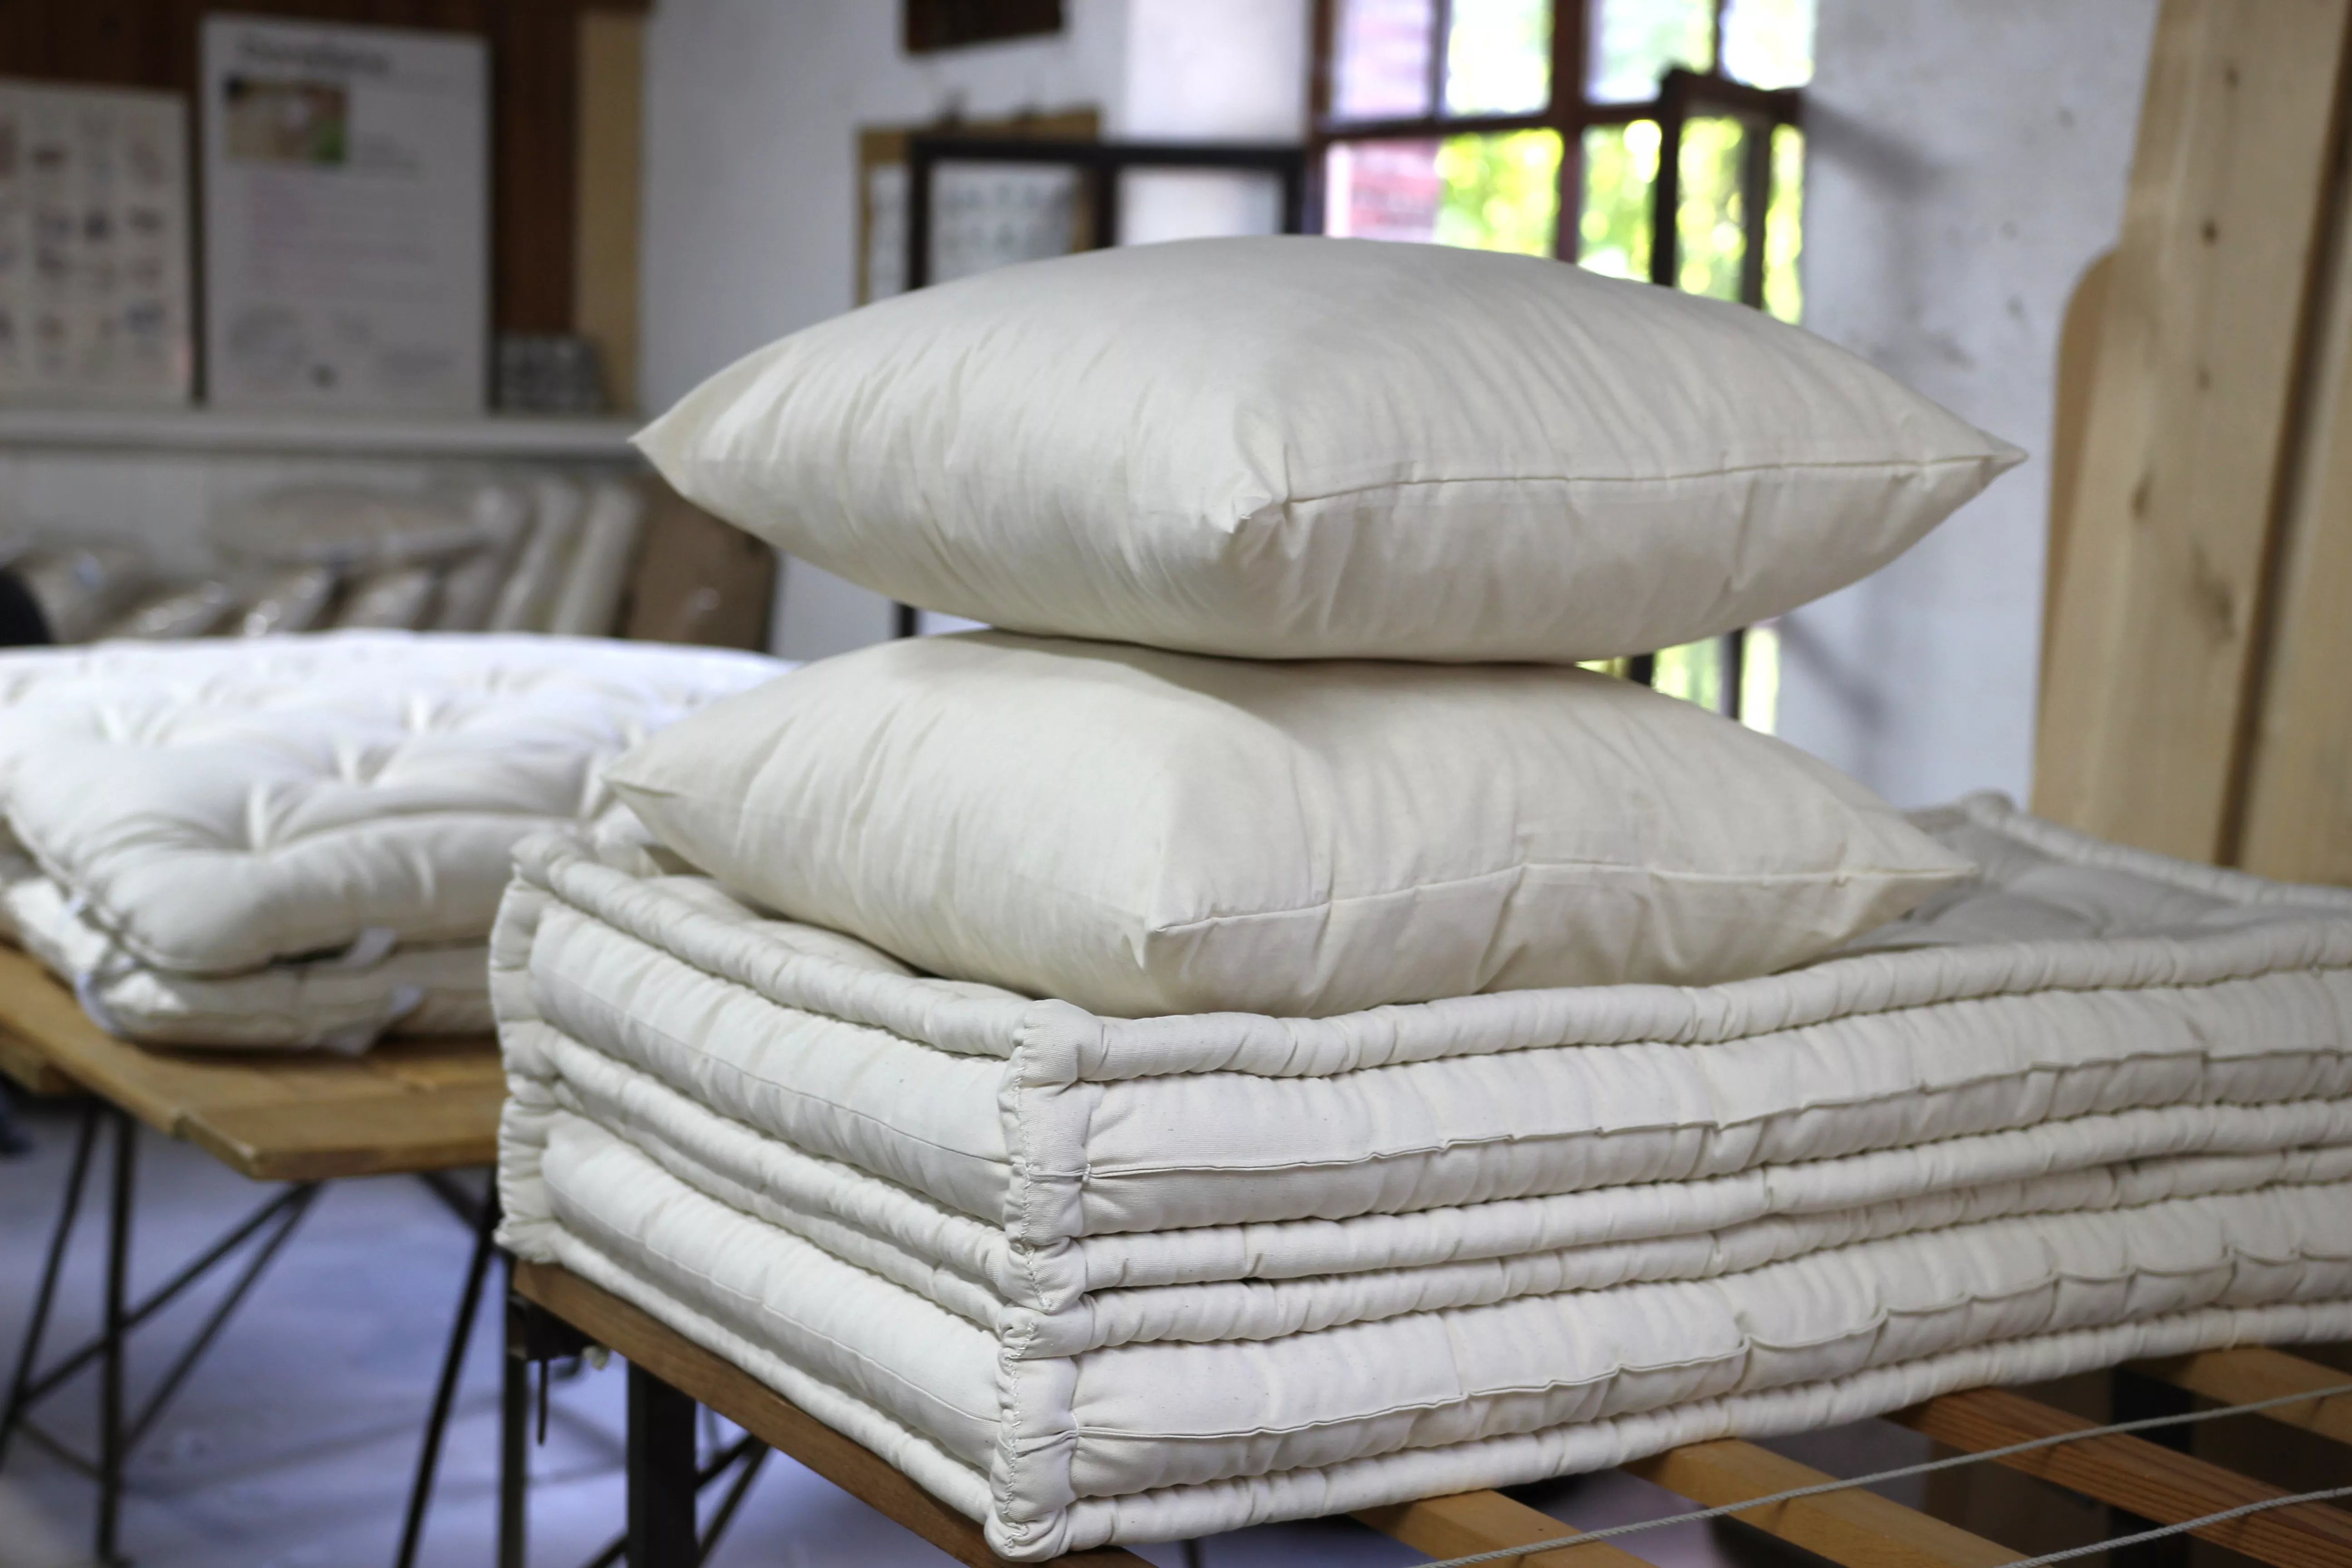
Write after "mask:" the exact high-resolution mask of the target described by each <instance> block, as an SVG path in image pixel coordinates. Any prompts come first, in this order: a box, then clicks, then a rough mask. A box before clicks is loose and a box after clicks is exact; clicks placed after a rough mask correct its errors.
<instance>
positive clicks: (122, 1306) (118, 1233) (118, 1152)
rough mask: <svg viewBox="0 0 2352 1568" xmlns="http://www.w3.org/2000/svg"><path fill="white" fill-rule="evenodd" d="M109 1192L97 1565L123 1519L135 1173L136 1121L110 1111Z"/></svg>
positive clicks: (110, 1549)
mask: <svg viewBox="0 0 2352 1568" xmlns="http://www.w3.org/2000/svg"><path fill="white" fill-rule="evenodd" d="M113 1114H114V1190H113V1191H112V1192H111V1193H110V1194H108V1195H109V1197H110V1199H111V1200H112V1209H111V1212H110V1214H109V1215H108V1218H107V1228H106V1338H105V1344H106V1349H105V1352H104V1353H103V1354H102V1355H101V1356H100V1363H99V1379H100V1384H99V1444H98V1541H97V1556H98V1560H99V1562H100V1563H114V1562H116V1561H118V1559H117V1557H116V1555H115V1544H116V1542H117V1540H118V1539H119V1537H120V1535H121V1523H122V1460H123V1452H122V1449H123V1429H122V1360H123V1348H124V1347H123V1340H124V1338H125V1336H126V1333H127V1326H126V1324H125V1322H124V1318H125V1316H126V1315H127V1311H126V1309H127V1297H128V1296H129V1285H130V1278H129V1277H130V1273H131V1194H132V1189H133V1186H134V1184H135V1182H136V1180H137V1175H138V1157H139V1124H138V1123H137V1122H136V1121H132V1120H131V1118H130V1117H129V1116H127V1115H125V1114H124V1113H123V1112H121V1111H120V1110H117V1111H115V1112H114V1113H113Z"/></svg>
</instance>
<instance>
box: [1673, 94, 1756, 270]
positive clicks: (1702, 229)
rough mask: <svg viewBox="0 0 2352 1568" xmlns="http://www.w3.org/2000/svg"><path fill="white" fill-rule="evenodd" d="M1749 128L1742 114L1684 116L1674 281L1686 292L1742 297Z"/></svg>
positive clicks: (1745, 242) (1745, 251) (1745, 254)
mask: <svg viewBox="0 0 2352 1568" xmlns="http://www.w3.org/2000/svg"><path fill="white" fill-rule="evenodd" d="M1747 139H1748V138H1747V132H1746V131H1745V130H1744V129H1743V128H1742V127H1741V125H1740V123H1739V121H1737V120H1688V121H1684V122H1683V155H1682V163H1681V168H1682V206H1681V209H1680V210H1679V211H1677V212H1676V213H1675V235H1676V237H1677V238H1678V239H1679V240H1680V241H1681V247H1680V249H1679V250H1678V251H1677V252H1676V256H1675V287H1676V288H1678V289H1681V290H1682V291H1683V292H1684V293H1685V294H1706V295H1708V296H1710V297H1711V298H1714V299H1717V300H1737V299H1738V298H1739V264H1740V262H1741V261H1742V260H1744V259H1745V258H1746V257H1747V254H1748V244H1747V236H1746V234H1745V233H1744V232H1743V231H1742V230H1741V228H1740V218H1741V215H1742V209H1743V208H1744V206H1745V205H1746V204H1745V202H1744V200H1743V198H1742V197H1741V195H1740V190H1739V161H1740V154H1741V151H1742V149H1743V148H1744V147H1745V146H1746V145H1747Z"/></svg>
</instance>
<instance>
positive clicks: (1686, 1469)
mask: <svg viewBox="0 0 2352 1568" xmlns="http://www.w3.org/2000/svg"><path fill="white" fill-rule="evenodd" d="M1622 1468H1624V1469H1625V1470H1627V1471H1628V1472H1630V1473H1632V1474H1633V1475H1636V1476H1639V1477H1641V1478H1642V1479H1643V1480H1645V1481H1649V1482H1651V1483H1653V1484H1654V1485H1657V1486H1662V1487H1664V1488H1665V1489H1667V1490H1668V1491H1670V1492H1677V1493H1679V1494H1681V1495H1682V1496H1684V1497H1686V1498H1688V1499H1690V1500H1692V1501H1693V1502H1695V1503H1697V1504H1699V1505H1700V1506H1701V1507H1703V1508H1719V1507H1721V1506H1722V1505H1723V1504H1725V1503H1733V1502H1744V1501H1746V1500H1748V1499H1749V1498H1759V1497H1769V1496H1770V1495H1771V1494H1772V1493H1774V1492H1784V1491H1791V1490H1794V1489H1796V1488H1799V1487H1811V1486H1819V1485H1820V1484H1822V1482H1824V1481H1827V1480H1831V1479H1834V1478H1833V1477H1832V1476H1830V1475H1829V1474H1828V1473H1827V1472H1825V1471H1822V1470H1817V1469H1814V1468H1811V1466H1809V1465H1801V1464H1799V1463H1798V1462H1797V1461H1796V1460H1794V1459H1790V1458H1782V1457H1781V1456H1780V1455H1779V1454H1775V1453H1773V1452H1772V1451H1771V1450H1770V1449H1769V1448H1759V1447H1757V1446H1756V1445H1755V1444H1753V1443H1743V1442H1739V1441H1738V1440H1736V1439H1728V1438H1727V1439H1725V1440H1724V1441H1721V1442H1716V1443H1694V1444H1691V1445H1689V1446H1688V1447H1681V1448H1675V1449H1671V1450H1669V1451H1668V1452H1666V1453H1664V1454H1659V1455H1656V1456H1654V1458H1647V1459H1640V1460H1636V1461H1635V1462H1633V1464H1630V1465H1626V1466H1624V1467H1622ZM1736 1517H1737V1518H1738V1520H1739V1521H1740V1522H1741V1523H1743V1524H1750V1525H1753V1526H1755V1527H1756V1528H1757V1529H1759V1530H1760V1531H1764V1532H1765V1533H1767V1534H1768V1535H1775V1536H1778V1537H1779V1538H1780V1539H1781V1540H1782V1541H1785V1542H1789V1543H1790V1545H1792V1546H1801V1547H1803V1548H1804V1549H1805V1550H1806V1551H1808V1552H1814V1553H1816V1554H1817V1555H1819V1556H1822V1557H1826V1558H1828V1559H1829V1560H1830V1561H1831V1562H1832V1563H1844V1564H1846V1568H1994V1565H1996V1564H1999V1563H2015V1562H2017V1561H2019V1560H2020V1559H2021V1558H2022V1557H2024V1556H2025V1555H2026V1553H2024V1552H2016V1551H2012V1550H2011V1549H2010V1548H2009V1547H2006V1546H2002V1545H2000V1544H1999V1543H1997V1542H1990V1541H1987V1540H1986V1539H1984V1537H1982V1536H1980V1535H1971V1534H1970V1533H1969V1531H1965V1530H1962V1529H1961V1528H1959V1526H1958V1525H1954V1524H1947V1523H1945V1522H1944V1521H1942V1520H1939V1519H1934V1518H1931V1517H1929V1516H1928V1515H1927V1514H1924V1513H1921V1512H1919V1511H1918V1510H1916V1509H1908V1508H1905V1507H1904V1506H1903V1505H1902V1504H1901V1503H1898V1502H1894V1501H1891V1500H1888V1499H1886V1498H1883V1497H1880V1496H1879V1495H1878V1494H1877V1493H1875V1492H1870V1491H1864V1490H1862V1489H1859V1488H1856V1489H1852V1490H1848V1491H1840V1492H1824V1493H1822V1495H1821V1496H1820V1497H1811V1498H1795V1499H1791V1500H1789V1501H1787V1502H1779V1503H1773V1504H1770V1505H1769V1506H1767V1507H1764V1508H1759V1509H1751V1510H1747V1511H1744V1512H1742V1513H1740V1514H1738V1515H1737V1516H1736Z"/></svg>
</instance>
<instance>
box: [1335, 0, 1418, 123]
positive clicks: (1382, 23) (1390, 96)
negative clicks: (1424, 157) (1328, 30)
mask: <svg viewBox="0 0 2352 1568" xmlns="http://www.w3.org/2000/svg"><path fill="white" fill-rule="evenodd" d="M1430 5H1431V0H1340V5H1339V19H1338V21H1337V23H1336V24H1335V25H1334V27H1333V37H1332V49H1331V53H1332V57H1333V59H1332V83H1331V112H1332V113H1333V114H1334V115H1336V116H1337V117H1338V118H1339V119H1341V120H1411V119H1417V118H1419V117H1420V116H1422V115H1424V114H1427V113H1428V112H1429V111H1430V103H1429V68H1430V58H1429V34H1430V28H1431V26H1432V25H1433V17H1432V16H1431V12H1430Z"/></svg>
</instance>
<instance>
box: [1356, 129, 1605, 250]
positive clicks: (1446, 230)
mask: <svg viewBox="0 0 2352 1568" xmlns="http://www.w3.org/2000/svg"><path fill="white" fill-rule="evenodd" d="M1324 167H1325V181H1324V186H1325V190H1326V192H1327V193H1328V195H1327V198H1326V201H1327V205H1326V207H1325V212H1324V220H1323V226H1324V232H1325V233H1327V234H1335V235H1352V236H1355V237H1358V238H1361V239H1403V240H1418V241H1423V242H1427V241H1435V242H1437V243H1438V244H1441V245H1459V246H1465V247H1469V248H1471V249H1475V250H1515V251H1520V252H1524V253H1525V254H1528V255H1530V256H1549V255H1550V254H1551V253H1552V242H1553V237H1554V235H1555V233H1556V231H1557V230H1558V228H1559V136H1558V135H1557V134H1556V133H1555V132H1549V131H1518V132H1511V133H1509V134H1507V135H1502V136H1449V137H1447V138H1446V139H1445V140H1444V141H1442V142H1334V143H1333V144H1332V147H1331V152H1330V157H1329V161H1328V163H1326V164H1325V166H1324Z"/></svg>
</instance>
